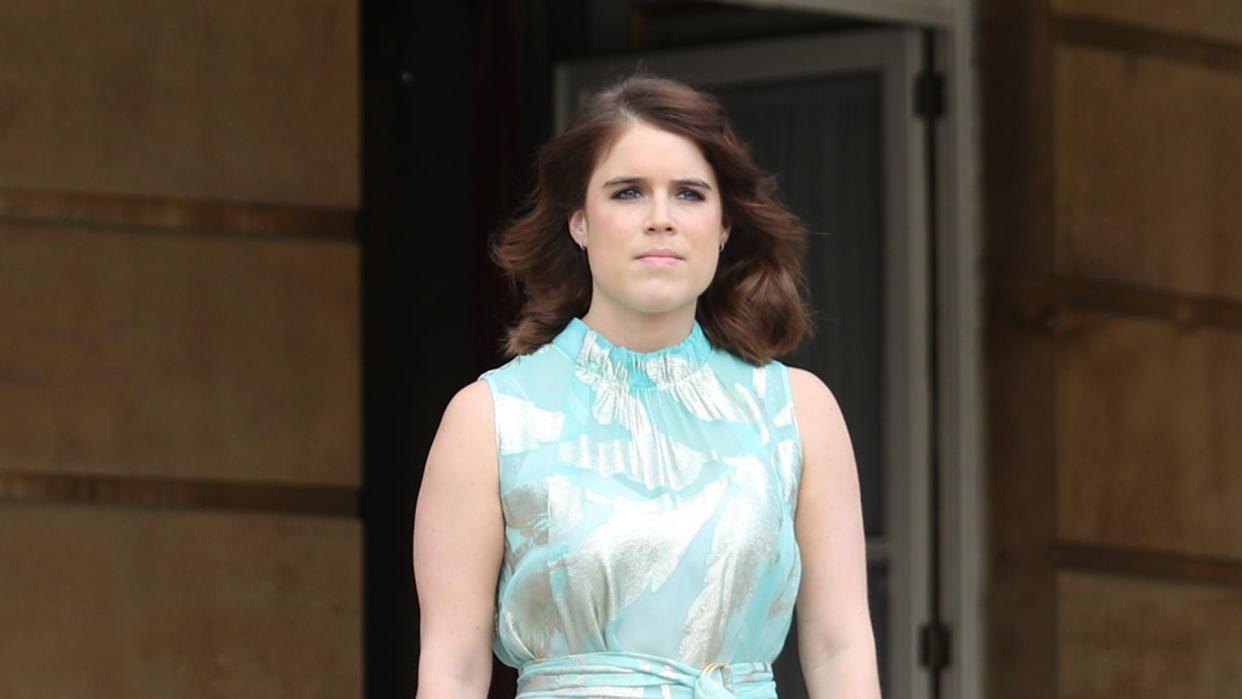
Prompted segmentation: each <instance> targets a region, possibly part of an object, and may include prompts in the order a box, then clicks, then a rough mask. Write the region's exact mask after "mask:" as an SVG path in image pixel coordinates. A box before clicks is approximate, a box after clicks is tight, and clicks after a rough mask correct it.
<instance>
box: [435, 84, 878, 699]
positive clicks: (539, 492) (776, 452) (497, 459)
mask: <svg viewBox="0 0 1242 699" xmlns="http://www.w3.org/2000/svg"><path fill="white" fill-rule="evenodd" d="M804 249H805V237H804V232H803V231H802V229H801V227H800V226H799V225H798V222H797V221H796V219H795V218H794V217H793V216H792V215H791V214H790V213H789V212H788V211H787V210H786V209H784V208H783V207H782V206H781V205H780V204H779V203H777V201H776V199H775V193H774V187H773V184H772V179H771V178H768V177H765V176H763V175H762V174H761V173H760V172H759V170H758V169H757V168H756V166H755V165H754V163H753V162H752V160H751V158H750V156H749V155H748V154H747V152H746V150H745V148H744V147H742V146H741V145H740V143H739V141H738V140H737V138H736V137H735V135H734V134H733V131H732V129H731V128H730V126H729V124H728V123H727V121H726V118H725V115H724V110H723V109H722V108H721V106H720V105H719V103H718V102H717V101H716V100H715V99H714V98H712V97H710V96H708V95H705V94H703V93H701V92H698V91H695V90H693V89H691V88H689V87H687V86H685V85H682V84H680V83H676V82H673V81H668V80H661V79H655V78H648V77H635V78H630V79H628V80H626V81H624V82H622V83H620V84H618V85H616V86H614V87H613V88H611V89H608V90H606V91H603V92H601V93H599V94H597V95H595V96H594V97H593V99H591V100H590V101H589V102H588V103H587V104H586V105H585V106H584V107H583V108H582V110H580V112H579V113H578V115H577V116H576V117H575V118H574V121H573V122H572V123H571V124H570V126H569V127H568V128H567V130H566V131H565V132H564V133H562V134H561V135H559V136H557V137H555V138H553V139H552V140H551V141H549V142H548V143H547V144H546V145H545V146H544V148H543V149H542V151H541V152H540V157H539V165H538V180H537V185H536V189H535V192H534V194H533V196H532V198H531V207H530V209H529V211H528V212H527V213H526V214H525V215H523V216H521V217H520V218H518V219H517V220H516V221H515V222H514V223H512V224H511V225H510V226H509V228H508V229H507V230H506V231H504V233H503V235H502V236H501V237H500V238H499V239H498V241H497V243H496V246H495V248H494V250H493V253H494V254H493V256H494V258H495V259H496V260H497V261H498V263H499V264H500V265H501V266H502V267H503V268H504V269H505V270H506V272H507V273H508V274H509V275H510V278H511V279H512V280H513V281H514V282H515V284H516V285H519V286H520V288H521V289H522V291H523V292H524V296H525V301H524V305H523V307H522V310H521V313H520V318H519V321H518V323H517V325H516V326H515V327H514V328H513V329H512V330H511V331H510V333H509V337H508V349H509V352H510V354H512V355H514V358H513V359H511V360H510V361H509V362H508V363H506V364H505V365H503V366H501V367H499V368H496V369H493V370H491V371H489V372H486V373H484V374H483V376H482V377H480V380H478V381H476V382H474V383H473V384H471V385H469V386H467V387H465V388H463V389H462V390H461V391H460V392H459V393H458V394H457V395H456V396H454V398H453V399H452V401H451V402H450V403H449V405H448V407H447V409H446V410H445V413H444V417H443V420H442V422H441V425H440V429H439V432H438V433H437V435H436V438H435V441H434V443H433V445H432V448H431V452H430V455H429V457H428V460H427V467H426V471H425V474H424V478H423V484H422V490H421V492H420V494H419V500H418V507H417V514H416V516H415V527H414V567H415V578H416V582H417V586H418V594H419V602H420V606H421V610H422V612H421V648H422V651H421V653H422V654H421V657H420V660H419V696H420V697H422V698H424V699H435V698H438V697H483V696H486V695H487V691H488V685H489V681H490V675H491V652H492V651H493V650H494V651H495V653H496V654H497V655H498V656H499V657H500V659H501V660H502V661H504V662H505V663H507V664H509V665H512V666H514V667H518V668H519V669H520V676H519V681H518V695H519V697H524V698H531V699H533V698H535V697H545V696H583V697H585V696H663V697H696V698H697V697H775V696H776V693H775V686H774V684H773V682H772V675H771V666H770V663H771V661H772V660H773V659H774V658H775V657H776V655H777V654H778V653H779V651H780V649H781V647H782V645H783V644H784V640H785V636H786V635H787V633H788V629H789V625H790V619H791V615H792V612H793V609H794V607H795V605H796V607H797V611H798V615H797V617H798V640H799V648H798V650H799V655H800V658H801V662H802V667H803V672H804V675H805V679H806V684H807V688H808V689H809V691H810V694H811V696H812V697H821V698H824V699H827V698H836V697H849V698H850V699H858V698H871V697H878V696H879V688H878V681H877V673H876V663H875V649H874V641H873V638H872V632H871V624H870V618H869V613H868V608H867V596H866V564H865V552H864V537H863V530H862V516H861V508H860V503H859V493H858V480H857V474H856V470H855V465H854V459H853V452H852V447H851V444H850V439H849V435H848V433H847V431H846V428H845V423H844V420H843V418H842V416H841V412H840V410H839V409H838V407H837V404H836V402H835V400H834V398H833V396H832V394H831V392H830V391H829V390H828V388H827V387H826V386H824V384H823V383H822V382H821V381H820V380H819V379H817V378H816V377H815V376H814V375H812V374H810V373H808V372H806V371H802V370H799V369H795V368H789V367H786V366H785V365H784V364H782V363H780V362H779V361H777V360H775V359H774V357H775V356H777V355H779V354H782V353H785V352H788V351H790V350H792V349H793V348H795V347H796V346H797V345H798V343H799V341H800V340H801V339H802V337H803V336H804V335H805V334H806V333H807V332H808V331H809V320H808V315H807V312H806V309H805V307H804V306H803V304H802V302H801V300H800V299H799V296H798V291H797V289H798V285H799V283H800V281H801V258H802V254H803V252H804Z"/></svg>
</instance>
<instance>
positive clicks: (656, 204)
mask: <svg viewBox="0 0 1242 699" xmlns="http://www.w3.org/2000/svg"><path fill="white" fill-rule="evenodd" d="M646 228H647V232H648V233H661V232H667V231H672V230H673V219H672V217H671V216H669V212H668V206H667V205H666V204H665V203H664V202H663V201H661V199H660V198H659V197H656V198H655V200H654V201H653V202H652V204H651V208H650V209H648V210H647V227H646Z"/></svg>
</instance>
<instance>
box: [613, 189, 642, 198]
mask: <svg viewBox="0 0 1242 699" xmlns="http://www.w3.org/2000/svg"><path fill="white" fill-rule="evenodd" d="M637 196H638V190H637V189H634V188H633V187H626V188H625V189H618V190H617V191H615V192H613V193H612V198H613V199H633V198H634V197H637Z"/></svg>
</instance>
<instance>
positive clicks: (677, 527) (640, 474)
mask: <svg viewBox="0 0 1242 699" xmlns="http://www.w3.org/2000/svg"><path fill="white" fill-rule="evenodd" d="M481 378H483V379H484V380H486V381H487V383H488V386H489V387H490V389H491V395H492V400H493V406H494V408H495V420H496V440H497V449H498V453H499V457H500V474H499V476H500V498H501V506H502V511H503V513H504V523H505V550H504V562H503V566H502V569H501V573H500V579H499V585H498V588H497V607H496V635H495V643H494V650H495V652H496V655H497V656H498V657H499V658H500V659H501V661H503V662H504V663H505V664H507V665H510V666H513V667H516V668H519V670H520V675H519V680H518V696H519V697H521V698H522V699H535V698H536V697H554V696H555V697H565V696H570V697H670V698H677V697H681V698H690V697H694V698H696V699H698V698H706V697H744V698H751V697H754V698H759V697H767V698H770V697H775V696H776V689H775V685H774V683H773V681H772V672H771V662H772V661H773V660H774V659H775V658H776V656H777V654H778V653H779V652H780V650H781V648H782V646H783V645H784V642H785V637H786V635H787V633H788V631H789V625H790V620H791V617H792V613H793V608H794V601H795V599H796V597H797V594H798V585H799V581H800V579H801V572H802V565H801V558H800V556H799V551H798V545H797V542H796V540H795V538H794V507H795V505H796V503H797V493H798V482H799V477H800V475H801V464H802V451H801V441H800V440H799V436H798V428H797V424H796V421H795V418H794V409H793V401H792V399H791V395H790V388H789V370H788V368H787V367H786V366H785V365H784V364H781V363H780V362H778V361H776V360H773V361H770V362H768V363H767V364H766V365H764V366H759V367H757V366H754V365H752V364H749V363H747V362H745V361H743V360H742V359H740V358H738V357H736V356H735V355H733V354H731V353H729V352H726V351H724V350H721V349H718V348H715V347H714V346H712V345H711V343H710V342H709V340H708V339H707V336H706V335H705V334H704V332H703V330H702V328H701V327H700V326H699V324H698V323H697V322H696V323H695V324H694V326H693V328H692V329H691V332H690V334H689V336H687V337H686V338H685V339H684V340H683V341H681V342H679V343H678V344H676V345H673V346H671V347H667V348H664V349H661V350H657V351H654V352H646V353H642V352H635V351H632V350H629V349H627V348H624V347H619V346H615V345H613V344H611V343H610V342H609V341H608V340H607V339H606V338H605V337H604V336H603V335H601V334H599V333H597V332H595V331H594V330H593V329H592V328H591V327H590V326H588V325H587V324H586V323H585V322H584V321H582V320H581V319H579V318H573V319H571V320H570V321H569V324H568V325H567V326H566V327H565V329H564V330H562V331H561V332H560V333H559V334H558V335H557V336H556V337H555V338H554V339H553V340H552V341H551V342H550V343H548V344H546V345H543V346H542V347H540V348H539V349H537V350H535V351H534V352H532V353H530V354H527V355H522V356H519V357H515V358H514V359H512V360H511V361H509V362H508V363H507V364H504V365H503V366H500V367H498V368H496V369H492V370H491V371H488V372H486V373H484V374H483V375H482V377H481Z"/></svg>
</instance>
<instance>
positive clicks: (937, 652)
mask: <svg viewBox="0 0 1242 699" xmlns="http://www.w3.org/2000/svg"><path fill="white" fill-rule="evenodd" d="M950 641H951V638H950V635H949V627H947V626H945V625H944V624H941V623H940V622H935V621H931V622H928V623H926V624H923V625H922V626H920V627H919V664H920V665H922V666H923V667H925V668H927V669H929V670H931V671H932V672H938V671H940V670H943V669H945V668H946V667H948V666H949V661H950V660H951V657H950V652H949V651H950Z"/></svg>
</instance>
